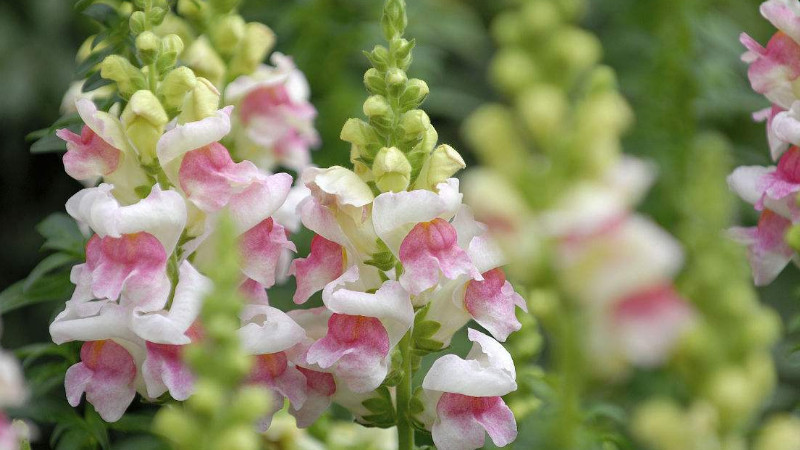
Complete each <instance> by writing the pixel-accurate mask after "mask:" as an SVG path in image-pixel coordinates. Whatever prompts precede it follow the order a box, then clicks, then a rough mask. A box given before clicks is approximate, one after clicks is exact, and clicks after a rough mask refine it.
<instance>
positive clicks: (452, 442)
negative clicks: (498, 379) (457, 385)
mask: <svg viewBox="0 0 800 450" xmlns="http://www.w3.org/2000/svg"><path fill="white" fill-rule="evenodd" d="M436 412H437V415H438V418H437V420H436V421H435V422H434V424H433V427H432V429H431V432H432V434H433V441H434V443H435V444H436V448H438V449H440V450H450V449H452V450H459V449H477V448H481V447H483V445H484V441H485V433H488V434H489V437H490V438H491V439H492V442H494V444H495V445H496V446H498V447H503V446H506V445H508V444H510V443H511V442H513V441H514V439H516V437H517V423H516V421H515V420H514V414H513V413H512V412H511V409H509V408H508V406H506V404H505V402H503V399H502V398H500V397H469V396H465V395H460V394H451V393H444V394H443V395H442V396H441V398H440V399H439V402H438V403H437V405H436Z"/></svg>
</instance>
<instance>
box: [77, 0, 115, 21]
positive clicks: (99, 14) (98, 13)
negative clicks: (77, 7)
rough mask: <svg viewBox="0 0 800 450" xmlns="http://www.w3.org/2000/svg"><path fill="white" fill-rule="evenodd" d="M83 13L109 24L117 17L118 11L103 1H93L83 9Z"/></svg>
mask: <svg viewBox="0 0 800 450" xmlns="http://www.w3.org/2000/svg"><path fill="white" fill-rule="evenodd" d="M83 15H85V16H88V17H90V18H92V19H94V20H96V21H97V22H100V23H101V24H103V25H106V26H110V25H111V24H112V23H113V21H114V19H119V13H118V12H117V10H116V9H114V7H113V6H110V5H107V4H105V3H95V4H93V5H90V6H88V7H87V8H85V9H84V10H83Z"/></svg>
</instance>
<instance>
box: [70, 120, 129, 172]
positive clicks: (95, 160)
mask: <svg viewBox="0 0 800 450" xmlns="http://www.w3.org/2000/svg"><path fill="white" fill-rule="evenodd" d="M56 136H58V137H59V138H61V139H63V140H64V141H66V142H67V152H66V153H65V154H64V157H63V161H64V169H65V170H66V172H67V174H68V175H69V176H71V177H72V178H75V179H76V180H89V179H92V178H96V177H102V176H105V175H108V174H109V173H111V172H113V171H115V170H116V169H117V166H118V165H119V161H120V157H121V151H120V150H119V149H118V148H115V147H113V146H111V145H110V144H109V143H108V142H106V141H104V140H103V139H102V138H101V137H100V136H98V135H97V134H96V133H95V132H94V131H92V129H91V128H89V127H88V126H86V125H84V126H83V129H82V130H81V134H80V135H78V134H75V133H73V132H72V131H70V130H68V129H66V128H62V129H60V130H58V131H56Z"/></svg>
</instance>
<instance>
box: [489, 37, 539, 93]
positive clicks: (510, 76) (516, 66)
mask: <svg viewBox="0 0 800 450" xmlns="http://www.w3.org/2000/svg"><path fill="white" fill-rule="evenodd" d="M489 76H490V78H491V80H492V82H493V83H495V84H496V85H497V87H498V88H500V89H501V90H503V91H504V92H506V93H509V94H515V93H517V92H519V91H521V90H522V89H524V88H525V87H526V86H528V85H530V84H533V83H536V82H537V81H538V80H539V78H540V76H539V70H538V69H537V68H536V64H535V63H534V62H533V60H531V58H530V56H529V55H528V54H527V53H525V51H524V50H522V49H514V48H509V49H504V50H501V51H500V52H498V53H497V56H495V57H494V59H493V60H492V62H491V65H490V67H489Z"/></svg>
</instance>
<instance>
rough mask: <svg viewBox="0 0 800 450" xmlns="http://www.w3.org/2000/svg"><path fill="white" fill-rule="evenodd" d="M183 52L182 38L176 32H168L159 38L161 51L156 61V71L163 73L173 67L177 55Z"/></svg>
mask: <svg viewBox="0 0 800 450" xmlns="http://www.w3.org/2000/svg"><path fill="white" fill-rule="evenodd" d="M181 52H183V40H182V39H181V38H180V36H178V35H177V34H168V35H166V36H164V37H163V38H162V39H161V53H160V55H159V57H158V60H157V61H156V66H157V69H158V73H164V72H167V71H169V70H170V69H172V68H173V67H175V64H176V63H177V62H178V55H180V54H181Z"/></svg>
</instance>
